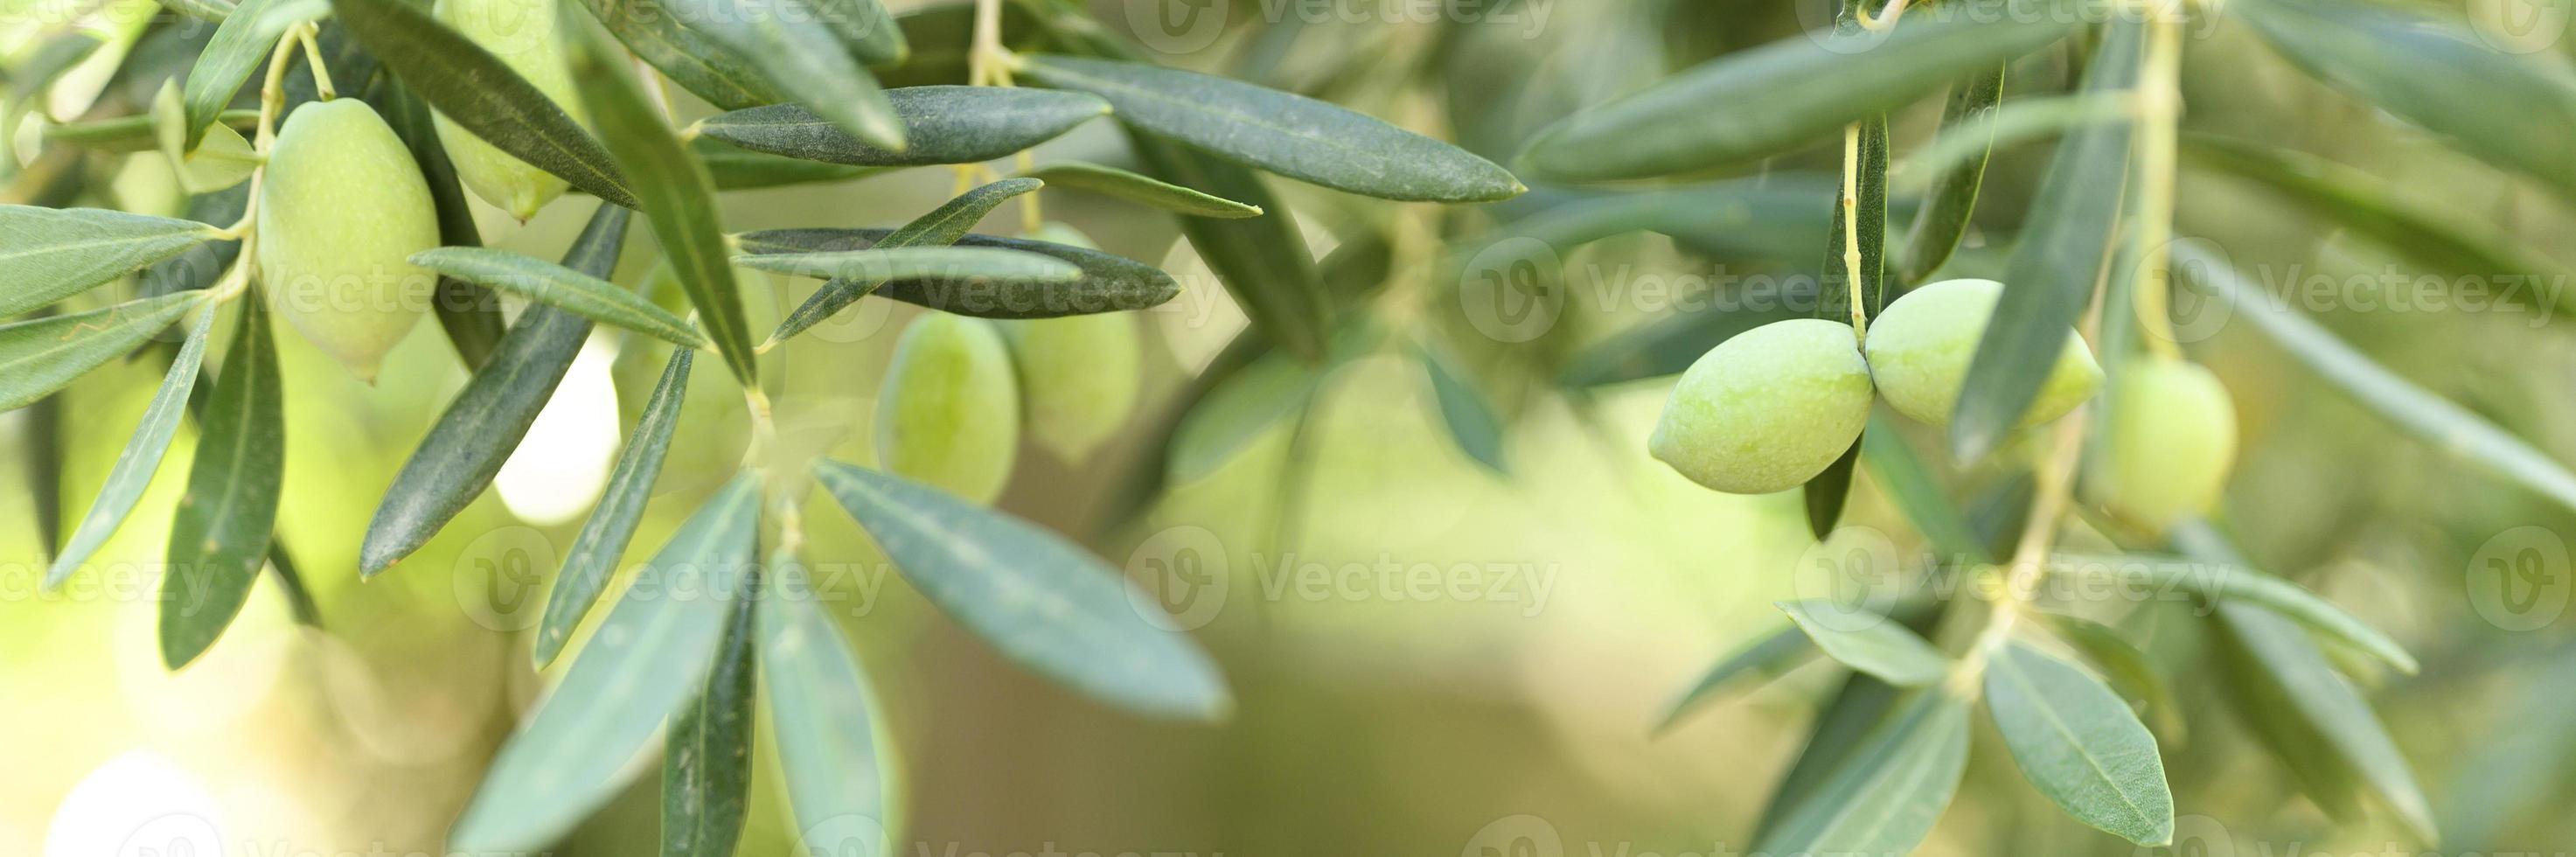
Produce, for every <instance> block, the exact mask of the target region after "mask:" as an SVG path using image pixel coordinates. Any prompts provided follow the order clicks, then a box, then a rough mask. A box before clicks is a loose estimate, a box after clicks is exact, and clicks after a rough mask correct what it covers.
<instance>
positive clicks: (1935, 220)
mask: <svg viewBox="0 0 2576 857" xmlns="http://www.w3.org/2000/svg"><path fill="white" fill-rule="evenodd" d="M2003 96H2004V66H2002V65H1997V66H1995V67H1994V68H1992V69H1984V70H1979V71H1978V72H1976V73H1975V74H1972V75H1970V76H1968V77H1966V78H1964V79H1961V80H1960V81H1959V82H1957V83H1953V84H1951V85H1950V102H1949V104H1948V105H1947V106H1945V107H1943V108H1942V110H1941V136H1942V138H1944V142H1947V138H1950V137H1958V138H1960V139H1961V140H1962V141H1964V143H1965V144H1967V146H1968V149H1969V151H1971V152H1972V154H1970V155H1969V156H1968V157H1966V158H1962V159H1960V161H1959V162H1958V163H1956V164H1954V165H1946V166H1943V167H1942V168H1941V169H1940V171H1939V172H1936V173H1933V174H1932V180H1931V185H1930V186H1931V189H1930V190H1929V191H1927V192H1926V193H1925V198H1926V199H1927V200H1928V201H1927V202H1925V203H1924V205H1923V210H1922V211H1920V212H1916V213H1915V215H1914V224H1913V225H1912V226H1910V227H1907V230H1906V233H1905V261H1904V263H1903V264H1901V265H1899V266H1897V272H1898V274H1899V275H1900V276H1902V277H1904V279H1905V281H1906V282H1909V283H1922V282H1928V281H1929V279H1930V277H1931V276H1932V272H1933V271H1937V270H1940V268H1941V263H1943V262H1946V261H1949V260H1950V252H1951V251H1952V250H1956V249H1958V246H1959V237H1960V236H1962V235H1965V234H1967V232H1968V218H1969V216H1970V215H1972V214H1974V213H1975V212H1976V210H1977V190H1978V188H1979V187H1980V186H1982V185H1983V184H1984V183H1985V178H1986V157H1987V155H1988V154H1989V153H1991V152H1992V151H1994V145H1995V137H1996V134H1995V123H1994V121H1993V118H1994V116H1995V104H1996V103H1997V102H2000V101H2002V100H2003Z"/></svg>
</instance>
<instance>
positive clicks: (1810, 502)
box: [1799, 438, 1866, 541]
mask: <svg viewBox="0 0 2576 857" xmlns="http://www.w3.org/2000/svg"><path fill="white" fill-rule="evenodd" d="M1865 440H1866V438H1860V439H1854V440H1853V441H1852V445H1851V448H1850V449H1846V450H1843V454H1842V456H1841V457H1839V458H1836V459H1834V463H1832V464H1828V465H1825V471H1824V472H1823V473H1818V474H1816V478H1814V479H1809V480H1807V484H1805V485H1802V486H1799V499H1801V500H1803V501H1805V505H1806V509H1807V532H1808V533H1809V534H1810V535H1813V536H1815V537H1816V539H1817V540H1818V541H1822V540H1824V538H1825V537H1826V536H1830V535H1833V534H1834V527H1835V526H1836V525H1838V524H1840V523H1841V522H1842V519H1843V504H1844V503H1846V502H1849V501H1850V500H1851V488H1852V477H1853V476H1854V475H1855V474H1856V473H1857V472H1858V470H1859V467H1860V450H1861V444H1862V443H1863V442H1864V441H1865Z"/></svg>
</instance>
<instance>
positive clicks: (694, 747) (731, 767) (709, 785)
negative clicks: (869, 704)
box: [662, 573, 764, 857]
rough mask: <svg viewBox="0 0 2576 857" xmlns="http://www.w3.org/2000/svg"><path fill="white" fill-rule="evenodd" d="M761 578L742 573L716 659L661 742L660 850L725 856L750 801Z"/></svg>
mask: <svg viewBox="0 0 2576 857" xmlns="http://www.w3.org/2000/svg"><path fill="white" fill-rule="evenodd" d="M762 583H763V581H762V579H761V577H760V575H758V574H757V573H754V574H748V575H745V576H744V578H743V580H742V588H741V589H740V590H739V591H736V592H735V593H734V603H733V615H732V616H730V617H727V618H726V619H725V629H724V636H723V637H722V639H721V641H720V642H718V643H717V644H716V654H715V663H714V665H712V666H710V667H709V668H708V669H707V681H706V685H705V686H704V687H703V688H701V689H699V691H698V696H697V700H696V701H695V702H692V703H689V704H687V705H683V706H681V708H680V711H679V713H678V714H677V715H676V716H674V717H673V718H672V721H671V728H670V732H669V734H667V735H665V736H663V741H662V747H663V750H662V854H663V855H664V857H731V855H732V854H733V853H734V843H735V841H736V840H738V839H741V838H742V828H743V817H744V816H745V815H746V814H747V812H746V810H748V809H749V808H750V807H749V805H750V802H751V728H752V726H751V723H752V707H753V706H752V702H753V701H754V699H756V698H757V696H758V694H757V693H756V689H757V687H758V682H757V681H756V680H755V679H756V676H757V675H758V673H757V670H758V668H759V667H758V665H757V661H756V660H755V659H754V653H755V650H756V649H757V647H756V646H755V645H753V642H752V641H753V640H754V639H755V638H756V637H755V635H756V634H758V633H759V627H758V622H759V620H758V618H757V615H756V613H755V612H754V611H755V610H756V609H758V608H759V606H760V602H761V599H762V597H763V594H764V593H763V588H762Z"/></svg>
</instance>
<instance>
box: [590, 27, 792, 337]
mask: <svg viewBox="0 0 2576 857" xmlns="http://www.w3.org/2000/svg"><path fill="white" fill-rule="evenodd" d="M572 67H573V76H574V77H575V78H578V79H581V80H583V81H587V82H588V83H587V85H585V86H583V87H581V97H582V103H583V104H584V105H586V106H587V107H589V109H590V116H591V121H593V122H596V123H598V125H599V130H600V134H601V136H602V137H605V138H606V139H607V140H608V142H609V149H610V151H612V152H614V153H615V154H616V156H617V163H618V165H619V166H621V167H624V168H625V170H626V172H627V174H628V175H630V176H632V177H633V178H634V181H635V193H636V196H637V197H638V198H639V199H640V200H641V202H640V204H638V205H637V206H636V208H637V209H638V210H640V211H642V212H644V217H645V219H647V220H649V221H651V222H652V224H653V237H655V238H658V239H660V240H661V243H662V254H663V256H664V257H665V258H667V259H669V260H670V262H671V270H672V271H673V272H674V273H676V274H677V275H678V276H679V280H680V288H681V290H682V291H684V292H687V293H688V296H689V304H690V305H691V306H694V307H696V308H697V310H698V324H699V326H700V327H702V328H704V329H705V331H706V338H707V339H708V340H709V341H712V342H714V343H715V349H716V353H718V354H721V355H724V360H725V366H726V367H727V368H730V369H732V370H733V375H734V378H735V379H737V380H740V381H741V382H742V383H743V385H744V386H746V387H749V386H757V385H758V384H759V379H760V370H759V368H758V366H759V364H758V362H757V357H756V356H755V355H754V353H753V351H752V348H751V323H750V322H749V321H747V320H745V319H744V318H743V312H742V294H741V292H740V291H739V290H738V287H737V285H736V284H735V282H734V278H733V267H732V266H731V265H730V264H728V263H727V262H726V259H725V256H726V252H725V235H724V227H723V225H722V224H721V223H719V222H718V220H717V217H718V214H717V211H716V202H715V187H714V182H713V181H712V180H711V179H709V178H708V177H707V170H706V167H705V166H703V165H700V164H699V163H698V161H697V159H696V158H692V157H690V156H689V150H688V149H687V148H686V147H683V146H681V145H680V141H679V139H678V138H676V137H673V136H672V135H671V129H670V126H668V125H665V124H663V123H662V116H661V113H660V112H658V111H656V110H654V109H653V106H652V104H650V103H648V102H646V101H645V100H644V93H643V92H642V91H641V90H639V89H637V88H636V83H635V79H634V78H632V77H629V76H627V74H626V71H625V70H624V69H622V68H619V67H618V64H617V63H616V62H615V61H614V59H613V58H611V57H610V56H608V54H607V52H606V50H605V48H604V47H603V46H601V45H599V44H598V43H596V42H595V41H594V40H592V39H588V38H582V39H576V40H575V45H574V50H573V52H572Z"/></svg>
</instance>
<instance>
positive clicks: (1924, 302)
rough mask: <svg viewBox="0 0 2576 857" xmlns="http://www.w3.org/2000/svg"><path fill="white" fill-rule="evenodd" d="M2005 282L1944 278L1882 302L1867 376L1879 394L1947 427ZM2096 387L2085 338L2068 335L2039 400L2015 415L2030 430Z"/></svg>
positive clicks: (2096, 368)
mask: <svg viewBox="0 0 2576 857" xmlns="http://www.w3.org/2000/svg"><path fill="white" fill-rule="evenodd" d="M2003 292H2004V284H2002V283H1998V282H1995V281H1993V280H1974V279H1961V280H1943V281H1941V282H1937V283H1928V284H1925V285H1923V286H1921V287H1918V288H1916V289H1914V290H1913V291H1910V292H1907V293H1905V296H1904V297H1900V298H1897V299H1896V302H1895V303H1892V304H1888V305H1887V309H1886V310H1885V311H1883V312H1880V313H1879V314H1878V317H1877V318H1874V319H1871V320H1870V322H1869V341H1868V342H1866V343H1864V344H1863V345H1862V350H1863V351H1864V352H1866V353H1867V354H1868V355H1869V372H1870V377H1871V378H1873V379H1875V380H1876V381H1877V382H1878V393H1879V395H1882V396H1885V397H1887V403H1888V404H1889V405H1891V406H1893V407H1895V408H1896V411H1897V412H1898V413H1901V414H1904V415H1906V416H1909V417H1913V418H1914V419H1917V420H1921V421H1923V422H1925V423H1929V424H1932V425H1935V426H1948V425H1949V424H1950V414H1951V412H1953V411H1955V410H1956V409H1957V408H1958V405H1959V390H1960V388H1961V387H1963V386H1964V385H1965V384H1966V383H1967V380H1968V363H1969V361H1970V360H1972V359H1974V358H1975V357H1976V355H1977V340H1978V338H1980V337H1983V336H1984V335H1985V333H1986V322H1987V321H1989V320H1991V319H1992V318H1993V317H1994V314H1995V301H1996V300H1997V299H1999V298H2001V297H2002V296H2003ZM2101 386H2102V367H2101V366H2100V365H2098V364H2095V363H2094V362H2093V352H2092V350H2091V349H2088V348H2086V347H2084V339H2083V337H2079V336H2076V335H2075V331H2072V330H2069V331H2067V332H2066V350H2064V351H2061V352H2059V353H2058V355H2057V365H2056V366H2055V367H2054V368H2051V369H2050V370H2049V372H2048V380H2047V381H2045V382H2042V384H2041V385H2040V388H2039V396H2038V398H2036V399H2034V400H2032V401H2031V404H2030V410H2028V411H2026V412H2024V413H2023V414H2022V418H2021V425H2020V427H2022V428H2028V427H2030V426H2035V425H2038V424H2040V423H2044V422H2048V421H2049V420H2053V419H2057V418H2058V417H2062V416H2065V415H2066V412H2068V411H2072V410H2075V406H2076V405H2080V404H2083V403H2084V400H2086V399H2089V398H2092V397H2093V392H2094V390H2096V389H2098V388H2099V387H2101Z"/></svg>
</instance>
